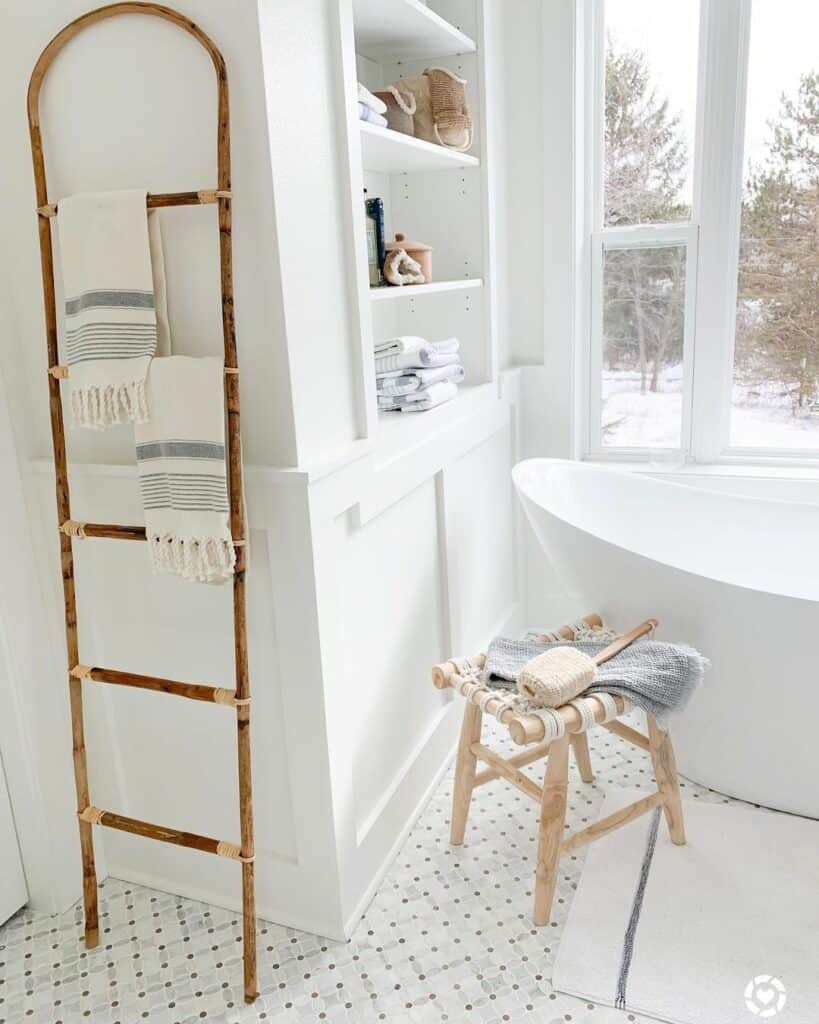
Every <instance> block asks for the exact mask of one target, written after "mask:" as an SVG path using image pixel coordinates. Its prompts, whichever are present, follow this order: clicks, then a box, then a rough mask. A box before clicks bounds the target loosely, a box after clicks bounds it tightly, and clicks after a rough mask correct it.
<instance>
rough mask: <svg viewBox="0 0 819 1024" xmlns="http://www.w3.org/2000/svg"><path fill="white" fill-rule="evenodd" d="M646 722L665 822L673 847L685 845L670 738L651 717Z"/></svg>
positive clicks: (680, 802) (678, 789)
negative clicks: (661, 796)
mask: <svg viewBox="0 0 819 1024" xmlns="http://www.w3.org/2000/svg"><path fill="white" fill-rule="evenodd" d="M646 718H647V720H648V743H649V751H650V753H651V762H652V764H653V765H654V778H655V780H656V782H657V789H659V791H660V792H661V793H662V794H663V797H664V798H665V807H664V812H665V820H666V823H667V824H668V831H669V833H670V835H671V842H672V843H674V845H675V846H684V845H685V826H684V824H683V813H682V799H681V797H680V783H679V780H678V778H677V762H676V760H675V758H674V748H673V747H672V746H671V737H670V736H669V735H668V733H667V732H664V731H663V730H662V729H661V728H660V727H659V725H657V722H656V720H655V718H654V716H653V715H646Z"/></svg>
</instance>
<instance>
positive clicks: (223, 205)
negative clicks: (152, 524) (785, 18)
mask: <svg viewBox="0 0 819 1024" xmlns="http://www.w3.org/2000/svg"><path fill="white" fill-rule="evenodd" d="M120 14H142V15H149V16H151V17H156V18H161V19H162V20H164V21H168V22H170V23H171V24H173V25H176V26H177V27H178V28H180V29H182V30H184V31H185V32H187V33H189V34H190V35H191V36H193V38H194V39H196V40H197V41H198V42H199V43H200V44H201V45H202V46H203V47H204V49H205V50H206V51H207V52H208V54H209V56H210V58H211V60H212V62H213V67H214V70H215V72H216V86H217V134H216V147H217V152H216V155H217V187H216V189H205V190H200V191H198V192H183V193H169V194H166V195H153V196H149V199H148V205H149V206H170V205H191V204H199V203H203V202H207V203H212V202H215V203H216V204H217V206H218V213H219V262H220V276H221V304H222V331H223V337H224V349H225V369H226V371H227V372H226V376H225V404H226V409H227V455H228V487H229V495H230V530H231V534H232V536H233V538H234V543H235V545H236V564H235V569H234V575H233V633H234V662H235V687H236V688H235V691H234V706H235V708H236V726H237V746H238V773H239V824H240V834H241V846H240V848H239V858H238V859H240V860H241V864H242V910H243V941H244V946H243V952H244V994H245V1001H246V1002H252V1001H253V1000H254V999H255V998H256V996H257V995H258V987H257V969H256V901H255V884H254V882H255V876H254V863H253V861H254V856H255V851H254V840H253V797H252V782H251V762H250V680H249V675H248V661H247V626H246V589H245V572H246V553H245V541H244V520H245V516H244V507H243V488H242V462H241V444H240V433H239V380H238V373H237V372H236V371H237V370H238V363H237V355H236V333H235V326H234V318H233V261H232V247H231V197H232V192H231V180H230V112H229V104H228V82H227V73H226V69H225V62H224V58H223V57H222V54H221V52H220V51H219V49H218V48H217V47H216V45H215V44H214V43H213V42H212V40H211V39H210V38H209V37H208V36H207V35H206V34H205V33H204V32H203V31H202V29H200V28H199V27H198V25H196V24H195V23H194V22H193V21H190V20H189V19H188V18H186V17H185V16H184V15H182V14H180V13H179V12H178V11H174V10H172V9H171V8H170V7H164V6H162V5H160V4H156V3H138V2H129V3H114V4H110V5H109V6H106V7H100V8H97V9H96V10H92V11H89V12H87V13H86V14H83V15H81V16H80V17H78V18H76V19H75V20H74V21H72V22H70V23H69V24H68V25H66V26H65V27H64V28H62V29H61V30H60V31H59V32H58V33H57V34H56V35H55V36H54V38H53V39H52V40H51V42H50V43H49V44H48V45H47V46H46V48H45V49H44V50H43V52H42V53H41V54H40V56H39V58H38V59H37V63H36V64H35V65H34V70H33V71H32V74H31V80H30V82H29V87H28V100H27V106H28V122H29V134H30V139H31V154H32V161H33V164H34V183H35V189H36V196H37V213H38V217H37V221H38V231H39V241H40V263H41V269H42V278H43V301H44V307H45V328H46V346H47V350H48V365H49V367H56V366H57V365H58V363H59V354H58V345H57V308H56V299H55V290H54V254H53V248H52V240H51V226H50V219H51V217H52V216H53V215H54V214H55V213H56V204H53V203H50V202H49V199H48V188H47V183H46V172H45V159H44V155H43V143H42V135H41V131H40V114H39V100H40V91H41V88H42V84H43V79H44V77H45V74H46V72H47V70H48V68H49V67H50V66H51V63H52V61H53V60H54V58H55V57H56V56H57V54H58V53H59V52H60V51H61V50H62V49H63V47H64V46H65V45H66V43H68V42H69V41H70V40H71V39H72V38H73V37H74V36H75V35H77V34H78V33H79V32H81V31H82V30H83V29H85V28H88V27H89V26H91V25H94V24H96V23H97V22H100V21H104V20H106V19H108V18H111V17H115V16H117V15H120ZM48 395H49V409H50V417H51V436H52V442H53V448H54V466H55V470H56V497H57V515H58V521H59V523H60V525H61V527H62V525H63V524H65V523H70V522H72V519H71V502H70V494H69V485H68V463H67V458H66V446H65V427H64V423H63V412H62V402H61V397H60V380H59V377H58V375H56V374H53V373H49V376H48ZM140 530H141V528H140V527H117V526H110V525H108V526H106V525H100V524H97V526H96V529H94V528H93V524H87V525H86V526H85V531H84V534H73V535H72V534H71V533H70V532H66V531H64V530H62V529H61V532H60V561H61V567H62V577H63V598H64V606H65V634H66V647H67V654H68V669H69V674H68V684H69V696H70V704H71V732H72V745H73V760H74V780H75V786H76V793H77V813H78V822H79V831H80V847H81V852H82V871H83V905H84V910H85V943H86V946H87V947H88V948H89V949H90V948H93V947H94V946H96V945H97V944H98V942H99V918H98V909H97V877H96V870H95V866H94V845H93V838H92V833H91V829H92V824H93V823H94V822H92V820H89V809H90V808H92V805H91V801H90V797H89V789H88V765H87V759H86V751H85V728H84V722H83V699H82V678H80V677H78V676H76V675H74V674H72V670H73V669H74V668H75V667H76V666H78V665H80V658H79V649H78V639H77V602H76V594H75V587H74V558H73V552H72V539H73V536H83V535H85V536H98V537H116V538H121V539H132V540H141V539H143V538H144V532H143V534H142V535H140ZM100 678H101V677H100ZM134 678H138V677H134ZM142 678H148V677H142ZM108 681H110V680H108ZM120 682H122V680H120ZM132 685H136V684H132ZM148 688H150V687H148ZM168 692H173V691H168ZM102 814H103V818H102V819H100V818H97V821H96V823H102V824H106V825H113V822H114V821H117V822H118V824H117V825H114V826H113V827H119V828H123V829H125V830H126V831H137V830H138V829H137V826H141V825H142V826H145V829H146V830H143V831H142V832H140V833H139V834H142V835H151V832H150V829H151V828H153V829H158V827H157V826H147V825H146V824H145V823H139V822H137V823H136V825H134V827H126V824H127V823H130V824H131V825H133V824H134V820H133V819H126V818H123V817H121V816H115V815H112V814H111V812H102ZM159 831H162V830H161V829H159ZM164 831H165V832H166V833H168V832H172V831H173V830H164ZM178 834H179V835H188V834H187V833H178ZM153 838H157V839H163V838H164V840H165V841H173V840H170V839H168V838H167V836H163V835H158V834H153ZM194 838H197V837H194ZM199 838H202V837H199ZM182 845H191V844H189V843H183V844H182ZM196 848H197V849H206V850H208V849H209V848H208V847H207V844H205V846H202V845H199V846H196ZM209 852H216V851H209Z"/></svg>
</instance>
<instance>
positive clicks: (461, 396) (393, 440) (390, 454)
mask: <svg viewBox="0 0 819 1024" xmlns="http://www.w3.org/2000/svg"><path fill="white" fill-rule="evenodd" d="M497 400H498V395H497V388H496V386H495V385H494V384H487V383H484V384H459V385H458V394H457V395H456V396H455V398H453V399H451V400H450V401H449V402H444V403H443V405H436V406H435V408H434V409H427V410H426V412H401V411H400V410H399V411H398V412H379V414H378V433H377V435H376V438H375V448H374V454H375V457H376V459H377V461H378V462H380V463H384V462H389V461H392V460H393V459H395V458H398V457H400V456H402V455H405V454H406V453H407V452H408V451H410V450H411V449H412V448H416V447H418V446H419V445H422V444H430V443H434V442H435V438H436V435H438V434H440V433H441V431H443V430H446V429H448V428H449V427H450V426H452V424H453V423H456V422H457V421H458V420H462V419H464V418H466V417H467V416H473V415H476V414H477V413H480V412H486V411H487V409H488V407H489V406H490V405H491V403H492V402H496V401H497Z"/></svg>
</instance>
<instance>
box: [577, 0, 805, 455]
mask: <svg viewBox="0 0 819 1024" xmlns="http://www.w3.org/2000/svg"><path fill="white" fill-rule="evenodd" d="M583 2H585V3H586V4H587V5H588V6H587V7H586V19H585V21H584V22H582V23H583V24H585V25H586V26H587V29H588V32H589V33H590V36H591V39H590V40H589V41H588V42H587V47H586V50H585V52H586V54H587V55H588V68H587V72H588V73H587V77H586V83H587V84H586V94H587V96H588V97H589V101H588V102H587V104H586V118H587V122H586V124H587V133H586V137H587V138H589V139H590V140H591V157H592V167H593V173H591V174H590V175H589V176H588V178H587V180H588V182H589V186H588V187H589V190H590V192H591V195H590V196H587V203H586V205H585V208H586V210H587V211H588V218H589V221H590V223H589V224H588V227H589V241H590V244H589V252H590V262H589V266H588V282H589V287H588V291H587V294H588V301H589V307H588V317H587V320H586V323H587V324H588V342H589V345H588V358H587V359H586V360H585V366H586V367H587V370H588V380H587V389H586V393H587V395H588V417H587V420H586V426H587V437H586V444H585V449H586V454H587V455H588V456H590V457H592V458H641V457H642V458H645V457H657V456H658V455H662V454H665V455H669V456H671V457H673V458H674V459H679V460H680V461H683V460H691V461H708V462H712V461H718V460H723V459H725V460H731V459H741V460H747V459H756V460H758V461H762V460H775V459H784V458H790V459H793V458H794V457H798V458H803V459H819V43H817V40H819V3H816V2H815V0H669V2H666V3H658V2H657V0H580V3H581V5H582V4H583Z"/></svg>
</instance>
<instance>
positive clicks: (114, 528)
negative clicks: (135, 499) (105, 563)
mask: <svg viewBox="0 0 819 1024" xmlns="http://www.w3.org/2000/svg"><path fill="white" fill-rule="evenodd" d="M60 533H64V534H66V535H67V536H68V537H107V538H108V539H110V540H145V538H146V534H145V527H144V526H118V525H117V524H116V523H80V522H78V521H77V520H76V519H66V521H65V522H64V523H62V524H61V525H60Z"/></svg>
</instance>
